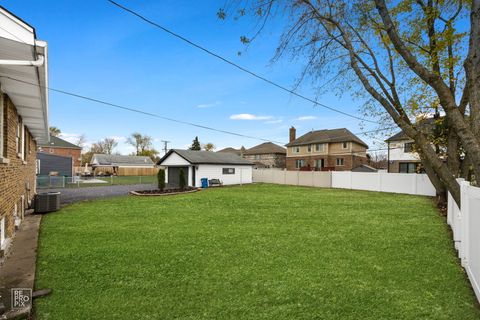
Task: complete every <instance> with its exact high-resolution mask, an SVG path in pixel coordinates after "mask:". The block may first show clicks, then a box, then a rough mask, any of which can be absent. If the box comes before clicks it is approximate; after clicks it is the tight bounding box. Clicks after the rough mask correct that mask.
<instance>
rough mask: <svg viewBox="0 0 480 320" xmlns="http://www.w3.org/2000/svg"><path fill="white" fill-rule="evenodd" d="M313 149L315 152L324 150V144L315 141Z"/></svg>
mask: <svg viewBox="0 0 480 320" xmlns="http://www.w3.org/2000/svg"><path fill="white" fill-rule="evenodd" d="M315 151H317V152H323V151H325V144H324V143H317V144H316V145H315Z"/></svg>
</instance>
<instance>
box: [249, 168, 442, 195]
mask: <svg viewBox="0 0 480 320" xmlns="http://www.w3.org/2000/svg"><path fill="white" fill-rule="evenodd" d="M253 182H265V183H276V184H288V185H296V186H308V187H323V188H341V189H354V190H367V191H380V192H394V193H407V194H416V195H424V196H435V187H434V186H433V185H432V183H431V182H430V180H429V179H428V177H427V175H426V174H416V173H383V172H351V171H329V172H325V171H286V170H271V169H256V170H253Z"/></svg>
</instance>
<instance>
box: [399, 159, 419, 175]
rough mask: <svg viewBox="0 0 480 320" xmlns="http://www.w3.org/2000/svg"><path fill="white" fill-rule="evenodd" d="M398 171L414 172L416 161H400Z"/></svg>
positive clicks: (415, 170)
mask: <svg viewBox="0 0 480 320" xmlns="http://www.w3.org/2000/svg"><path fill="white" fill-rule="evenodd" d="M399 172H400V173H416V172H417V163H415V162H400V168H399Z"/></svg>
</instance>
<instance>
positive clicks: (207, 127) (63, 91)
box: [0, 76, 396, 151]
mask: <svg viewBox="0 0 480 320" xmlns="http://www.w3.org/2000/svg"><path fill="white" fill-rule="evenodd" d="M0 78H5V79H9V80H12V81H17V82H20V83H24V84H28V85H31V86H35V87H39V88H44V89H47V90H50V91H53V92H57V93H61V94H63V95H68V96H72V97H75V98H78V99H83V100H87V101H91V102H95V103H98V104H102V105H106V106H109V107H113V108H118V109H122V110H126V111H130V112H135V113H139V114H143V115H146V116H150V117H155V118H159V119H163V120H166V121H170V122H175V123H180V124H184V125H189V126H193V127H197V128H201V129H206V130H210V131H216V132H220V133H224V134H229V135H234V136H238V137H242V138H248V139H254V140H261V141H266V142H274V143H278V144H281V145H285V144H286V143H285V142H281V141H275V140H269V139H265V138H261V137H254V136H249V135H244V134H241V133H237V132H232V131H227V130H222V129H217V128H213V127H209V126H205V125H201V124H197V123H193V122H188V121H183V120H178V119H175V118H171V117H166V116H163V115H159V114H156V113H151V112H147V111H143V110H141V109H137V108H133V107H129V106H122V105H119V104H116V103H113V102H108V101H105V100H101V99H97V98H92V97H88V96H85V95H81V94H77V93H73V92H69V91H65V90H61V89H55V88H52V87H47V86H43V85H40V84H37V83H33V82H29V81H25V80H21V79H16V78H12V77H10V76H0ZM393 128H396V127H388V128H380V129H375V130H370V131H363V132H357V133H355V135H361V134H368V133H373V132H380V131H385V130H391V129H393ZM167 142H169V141H167ZM372 151H375V150H372Z"/></svg>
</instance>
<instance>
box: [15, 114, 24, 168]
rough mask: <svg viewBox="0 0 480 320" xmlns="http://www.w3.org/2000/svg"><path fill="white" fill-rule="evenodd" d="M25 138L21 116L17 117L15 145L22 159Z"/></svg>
mask: <svg viewBox="0 0 480 320" xmlns="http://www.w3.org/2000/svg"><path fill="white" fill-rule="evenodd" d="M24 139H25V127H24V125H23V121H22V118H21V117H20V116H19V117H18V122H17V130H16V137H15V140H16V145H17V155H18V157H20V158H21V159H22V160H23V159H24V158H25V145H24V143H23V140H24Z"/></svg>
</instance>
